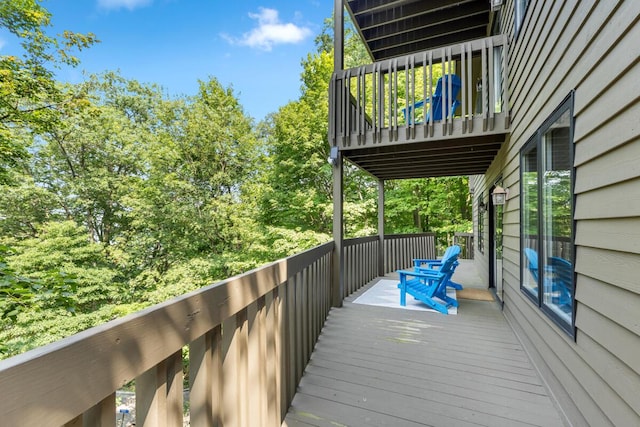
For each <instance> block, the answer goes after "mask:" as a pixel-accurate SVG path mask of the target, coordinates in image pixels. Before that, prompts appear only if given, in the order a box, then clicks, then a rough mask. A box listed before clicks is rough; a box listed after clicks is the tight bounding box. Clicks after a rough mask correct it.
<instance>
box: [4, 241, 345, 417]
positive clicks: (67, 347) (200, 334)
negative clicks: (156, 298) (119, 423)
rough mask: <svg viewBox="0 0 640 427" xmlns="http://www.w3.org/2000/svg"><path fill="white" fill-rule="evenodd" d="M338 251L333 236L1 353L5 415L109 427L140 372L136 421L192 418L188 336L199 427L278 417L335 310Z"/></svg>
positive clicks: (193, 409) (192, 400) (193, 401)
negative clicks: (186, 403) (186, 394)
mask: <svg viewBox="0 0 640 427" xmlns="http://www.w3.org/2000/svg"><path fill="white" fill-rule="evenodd" d="M332 251H333V242H331V243H327V244H325V245H322V246H319V247H317V248H314V249H311V250H309V251H306V252H303V253H301V254H298V255H295V256H292V257H289V258H286V259H284V260H280V261H277V262H274V263H272V264H269V265H266V266H264V267H260V268H258V269H255V270H253V271H250V272H248V273H245V274H242V275H239V276H236V277H232V278H229V279H227V280H224V281H222V282H219V283H216V284H214V285H211V286H209V287H206V288H203V289H201V290H198V291H196V292H192V293H190V294H187V295H183V296H181V297H178V298H175V299H172V300H170V301H167V302H164V303H162V304H158V305H155V306H153V307H150V308H147V309H145V310H142V311H140V312H137V313H134V314H131V315H128V316H126V317H123V318H121V319H117V320H114V321H111V322H108V323H106V324H103V325H100V326H97V327H94V328H91V329H88V330H86V331H83V332H80V333H79V334H76V335H73V336H71V337H68V338H65V339H63V340H60V341H58V342H55V343H52V344H50V345H47V346H44V347H40V348H37V349H34V350H32V351H29V352H27V353H24V354H21V355H18V356H16V357H13V358H10V359H6V360H3V361H0V390H1V394H2V396H3V398H2V399H0V414H2V424H3V425H12V426H13V425H15V426H18V425H19V426H43V425H54V426H55V425H65V424H68V425H82V424H83V423H85V425H87V423H88V424H91V425H105V426H110V427H111V426H113V425H115V392H116V390H118V389H119V388H120V387H122V386H123V385H125V384H127V383H128V382H130V381H131V380H134V379H135V381H136V396H137V398H136V404H137V407H136V410H137V413H136V416H137V425H139V426H141V425H153V426H162V425H165V423H167V420H168V419H169V420H177V419H179V420H180V423H182V408H183V402H182V357H181V353H182V349H183V347H185V346H187V345H188V346H189V351H190V372H189V377H190V384H191V390H190V399H191V400H190V408H191V422H192V425H216V424H217V423H218V422H220V423H222V424H224V425H242V424H243V423H244V425H280V423H281V421H282V419H284V415H285V414H286V411H287V408H288V406H289V403H290V401H291V399H292V398H293V395H294V394H295V387H296V385H297V383H298V381H299V379H300V377H301V375H302V371H303V369H304V366H306V363H307V361H308V358H309V357H310V355H311V350H312V346H313V343H315V341H316V339H317V336H318V334H319V333H320V330H321V329H322V325H323V323H324V319H325V318H326V315H327V314H328V311H329V308H330V301H331V300H330V289H331V287H330V278H331V253H332ZM266 360H268V361H269V363H265V361H266ZM223 390H224V392H223ZM250 405H251V407H250ZM238 420H243V421H242V422H241V423H240V422H238ZM98 421H100V422H98ZM180 425H182V424H180Z"/></svg>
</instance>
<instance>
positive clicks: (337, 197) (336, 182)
mask: <svg viewBox="0 0 640 427" xmlns="http://www.w3.org/2000/svg"><path fill="white" fill-rule="evenodd" d="M343 169H344V163H343V158H342V153H341V152H339V153H338V158H337V159H335V162H334V165H333V241H334V243H335V247H334V249H333V278H332V289H331V304H332V305H333V306H334V307H342V299H343V297H344V247H343V241H344V215H343V194H344V180H343Z"/></svg>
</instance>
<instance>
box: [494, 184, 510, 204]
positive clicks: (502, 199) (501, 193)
mask: <svg viewBox="0 0 640 427" xmlns="http://www.w3.org/2000/svg"><path fill="white" fill-rule="evenodd" d="M508 195H509V190H505V189H504V188H502V187H500V186H499V185H496V188H494V189H493V192H492V193H491V198H492V199H493V204H494V205H495V206H497V205H504V204H505V203H506V201H507V196H508Z"/></svg>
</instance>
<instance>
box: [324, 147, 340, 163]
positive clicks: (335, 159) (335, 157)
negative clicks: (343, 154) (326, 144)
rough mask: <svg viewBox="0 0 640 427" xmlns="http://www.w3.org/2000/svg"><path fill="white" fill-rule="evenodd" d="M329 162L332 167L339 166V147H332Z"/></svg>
mask: <svg viewBox="0 0 640 427" xmlns="http://www.w3.org/2000/svg"><path fill="white" fill-rule="evenodd" d="M327 162H329V164H330V165H331V166H336V165H337V164H338V147H337V146H333V147H331V151H329V157H328V158H327Z"/></svg>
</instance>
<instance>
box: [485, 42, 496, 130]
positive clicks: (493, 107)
mask: <svg viewBox="0 0 640 427" xmlns="http://www.w3.org/2000/svg"><path fill="white" fill-rule="evenodd" d="M492 40H493V39H491V38H488V39H487V52H488V53H489V60H488V65H489V69H488V75H489V78H488V79H487V80H488V81H489V82H491V85H490V87H489V88H487V91H488V92H489V93H488V94H487V95H489V130H493V119H494V114H495V110H496V101H495V98H496V95H495V92H496V90H495V89H496V81H495V79H496V75H495V72H494V69H493V42H492Z"/></svg>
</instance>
